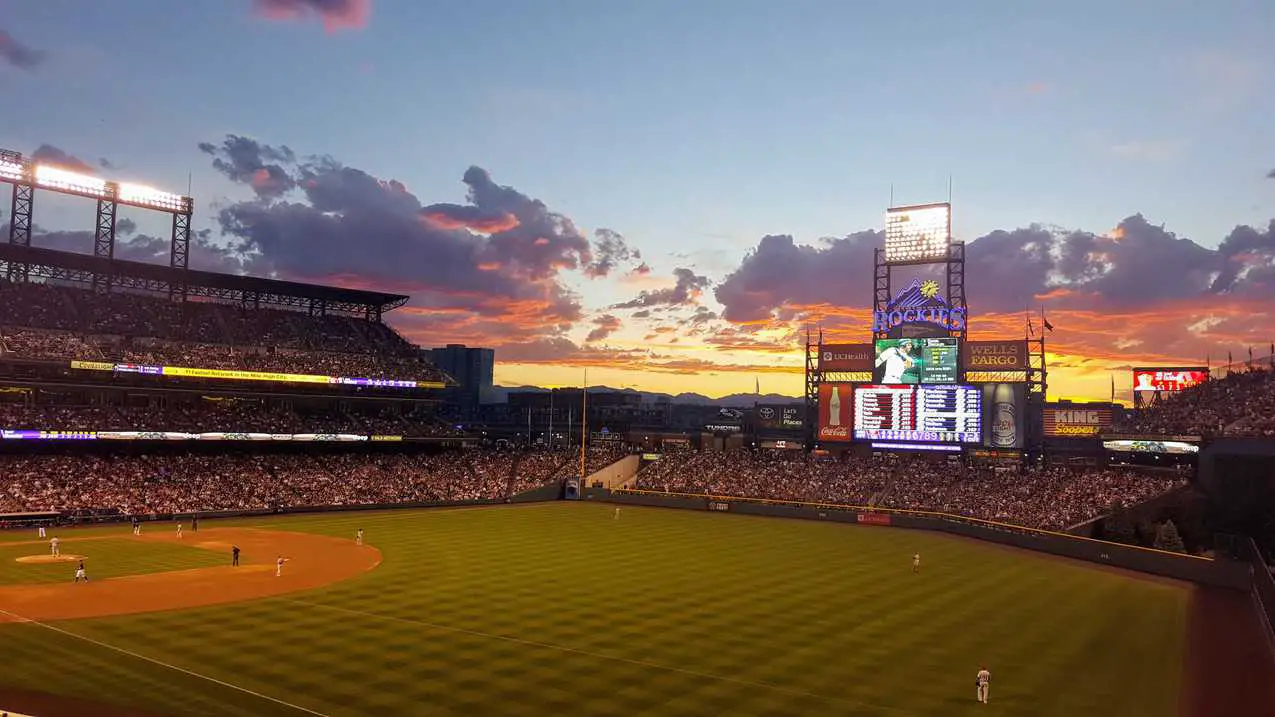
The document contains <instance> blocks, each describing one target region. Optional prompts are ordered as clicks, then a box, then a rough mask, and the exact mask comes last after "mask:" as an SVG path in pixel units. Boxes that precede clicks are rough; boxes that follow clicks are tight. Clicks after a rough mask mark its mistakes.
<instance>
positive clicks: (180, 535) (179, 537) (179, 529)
mask: <svg viewBox="0 0 1275 717" xmlns="http://www.w3.org/2000/svg"><path fill="white" fill-rule="evenodd" d="M181 537H182V524H181V523H178V524H177V539H178V540H181Z"/></svg>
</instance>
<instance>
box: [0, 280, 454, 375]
mask: <svg viewBox="0 0 1275 717" xmlns="http://www.w3.org/2000/svg"><path fill="white" fill-rule="evenodd" d="M0 354H3V355H4V356H6V357H10V358H15V359H30V360H55V361H68V360H83V361H105V362H113V363H135V364H146V365H166V366H183V367H188V368H216V369H231V370H246V371H269V372H276V373H303V374H318V375H324V376H344V377H351V378H391V379H394V378H396V379H415V380H420V381H440V380H444V376H443V374H442V372H440V371H439V370H438V369H437V368H436V367H434V366H433V365H432V364H430V363H429V362H427V361H425V360H424V359H423V358H422V357H421V356H420V355H419V352H418V351H417V350H416V348H415V347H414V346H412V345H411V344H410V343H408V342H407V341H406V340H405V339H404V338H403V337H402V336H400V335H399V334H397V333H396V332H394V330H393V329H391V328H389V327H388V326H386V325H385V324H382V323H377V322H371V321H366V320H364V319H361V318H357V317H353V316H336V315H328V316H310V315H308V314H302V313H300V312H296V311H286V310H281V309H272V308H251V309H245V308H240V307H237V306H232V305H228V304H220V303H215V302H210V301H184V302H174V301H169V300H167V298H165V297H155V296H151V295H143V294H136V293H122V292H116V293H111V294H94V293H92V292H90V291H88V290H85V289H78V288H72V287H66V286H55V285H52V284H38V283H11V282H8V281H5V280H3V279H0Z"/></svg>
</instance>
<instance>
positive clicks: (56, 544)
mask: <svg viewBox="0 0 1275 717" xmlns="http://www.w3.org/2000/svg"><path fill="white" fill-rule="evenodd" d="M61 543H62V541H60V540H58V536H56V535H55V536H53V538H52V539H51V540H50V541H49V549H50V550H52V551H53V557H55V558H57V557H61V555H62V548H61V547H60V545H61Z"/></svg>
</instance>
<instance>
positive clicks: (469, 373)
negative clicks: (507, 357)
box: [429, 344, 496, 416]
mask: <svg viewBox="0 0 1275 717" xmlns="http://www.w3.org/2000/svg"><path fill="white" fill-rule="evenodd" d="M429 359H430V361H431V362H433V364H434V365H435V366H437V367H439V368H441V369H442V370H444V371H446V372H447V374H448V375H449V376H451V377H452V378H454V379H456V386H455V388H450V389H448V390H447V391H446V397H447V401H448V403H450V404H452V405H454V406H455V407H457V408H459V409H460V412H461V415H462V416H472V415H474V414H475V413H476V412H477V411H478V406H479V405H481V404H482V402H483V400H484V399H486V397H487V395H488V394H489V393H491V387H492V381H493V374H494V373H495V368H496V351H495V349H476V348H469V347H468V346H464V345H462V344H447V345H446V346H444V347H442V348H434V349H430V350H429Z"/></svg>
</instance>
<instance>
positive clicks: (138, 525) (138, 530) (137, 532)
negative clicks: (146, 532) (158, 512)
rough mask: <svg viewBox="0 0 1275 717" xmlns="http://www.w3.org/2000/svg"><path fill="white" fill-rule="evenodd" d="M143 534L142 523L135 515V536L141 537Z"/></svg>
mask: <svg viewBox="0 0 1275 717" xmlns="http://www.w3.org/2000/svg"><path fill="white" fill-rule="evenodd" d="M141 534H142V521H140V520H138V518H137V516H136V515H135V516H133V535H141Z"/></svg>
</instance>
